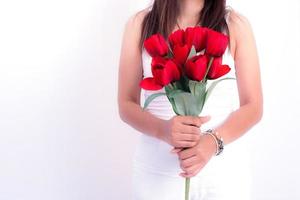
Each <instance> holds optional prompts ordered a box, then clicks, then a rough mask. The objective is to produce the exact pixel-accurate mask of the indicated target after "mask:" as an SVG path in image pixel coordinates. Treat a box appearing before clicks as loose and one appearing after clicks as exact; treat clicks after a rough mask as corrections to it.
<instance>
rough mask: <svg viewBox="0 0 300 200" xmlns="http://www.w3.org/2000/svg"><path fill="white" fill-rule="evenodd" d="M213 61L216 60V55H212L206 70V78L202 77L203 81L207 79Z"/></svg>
mask: <svg viewBox="0 0 300 200" xmlns="http://www.w3.org/2000/svg"><path fill="white" fill-rule="evenodd" d="M213 61H214V57H213V56H212V57H210V59H209V62H208V65H207V70H206V72H205V75H204V78H203V79H202V81H204V80H206V76H207V74H208V72H209V69H210V67H211V65H212V63H213Z"/></svg>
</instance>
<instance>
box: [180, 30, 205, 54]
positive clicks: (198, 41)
mask: <svg viewBox="0 0 300 200" xmlns="http://www.w3.org/2000/svg"><path fill="white" fill-rule="evenodd" d="M185 38H186V39H185V40H186V43H188V44H191V45H194V47H195V49H196V51H197V52H200V51H202V50H203V49H205V47H206V38H207V28H204V27H200V26H196V27H189V28H187V29H186V30H185Z"/></svg>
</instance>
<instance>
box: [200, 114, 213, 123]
mask: <svg viewBox="0 0 300 200" xmlns="http://www.w3.org/2000/svg"><path fill="white" fill-rule="evenodd" d="M199 119H200V121H201V123H202V124H204V123H206V122H208V121H209V120H210V119H211V116H210V115H207V116H202V117H199Z"/></svg>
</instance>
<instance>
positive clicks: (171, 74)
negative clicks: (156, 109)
mask: <svg viewBox="0 0 300 200" xmlns="http://www.w3.org/2000/svg"><path fill="white" fill-rule="evenodd" d="M151 67H152V68H151V70H152V75H153V77H150V78H145V79H143V80H142V81H141V83H140V86H141V87H142V88H143V89H145V90H159V89H161V88H163V87H164V86H165V85H168V84H169V83H171V82H173V81H176V80H179V79H180V71H179V69H178V67H177V65H176V64H175V62H174V61H173V60H171V59H164V58H162V57H155V58H153V59H152V63H151Z"/></svg>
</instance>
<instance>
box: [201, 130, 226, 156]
mask: <svg viewBox="0 0 300 200" xmlns="http://www.w3.org/2000/svg"><path fill="white" fill-rule="evenodd" d="M205 133H207V134H209V135H210V136H212V137H213V138H214V141H215V143H216V146H217V152H216V154H215V155H216V156H217V155H220V154H221V153H222V152H223V150H224V142H223V138H221V137H219V134H218V132H217V131H215V130H213V129H208V130H207V131H205Z"/></svg>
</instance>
